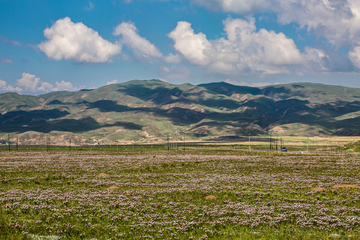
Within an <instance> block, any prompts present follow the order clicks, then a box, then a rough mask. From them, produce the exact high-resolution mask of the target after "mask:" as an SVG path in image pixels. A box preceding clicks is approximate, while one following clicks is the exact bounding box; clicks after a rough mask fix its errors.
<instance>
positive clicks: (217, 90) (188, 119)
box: [0, 80, 360, 144]
mask: <svg viewBox="0 0 360 240" xmlns="http://www.w3.org/2000/svg"><path fill="white" fill-rule="evenodd" d="M359 120H360V89H356V88H348V87H342V86H330V85H323V84H313V83H294V84H285V85H272V86H266V87H260V88H256V87H246V86H234V85H231V84H228V83H225V82H218V83H208V84H201V85H197V86H195V85H191V84H182V85H173V84H170V83H167V82H163V81H160V80H146V81H140V80H133V81H129V82H126V83H122V84H112V85H107V86H103V87H100V88H98V89H93V90H86V89H84V90H80V91H77V92H66V91H60V92H51V93H47V94H43V95H39V96H29V95H19V94H17V93H5V94H0V123H1V124H0V137H2V138H3V139H5V138H6V137H7V134H8V133H10V134H11V136H12V137H13V138H14V137H17V136H19V138H20V141H21V142H24V143H25V142H26V143H38V142H44V138H45V137H46V136H50V139H51V141H52V142H53V143H57V144H61V143H62V142H66V141H68V138H69V137H70V136H71V138H72V139H74V141H75V142H78V143H92V142H93V140H94V139H96V140H98V141H100V142H105V143H113V142H125V141H130V140H133V141H158V140H161V139H163V138H164V137H168V136H171V137H182V136H184V135H186V136H187V137H188V138H191V139H198V138H207V139H208V138H216V137H220V136H234V135H248V134H251V135H263V134H268V133H269V132H272V133H273V134H278V135H279V136H280V135H302V136H304V135H310V136H316V135H360V121H359Z"/></svg>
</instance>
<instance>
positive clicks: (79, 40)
mask: <svg viewBox="0 0 360 240" xmlns="http://www.w3.org/2000/svg"><path fill="white" fill-rule="evenodd" d="M44 36H45V37H46V38H47V39H48V40H46V41H44V42H42V43H41V44H39V45H38V47H39V49H40V50H41V51H43V52H44V53H45V54H46V55H47V56H48V57H49V58H53V59H55V60H61V59H65V60H75V61H78V62H85V63H100V62H109V61H110V60H111V58H112V57H113V56H115V55H117V54H119V53H120V52H121V46H120V45H119V44H113V43H111V42H109V41H107V40H105V39H103V38H102V37H101V36H100V35H99V34H98V32H96V31H94V30H93V29H91V28H88V27H87V26H85V25H84V24H83V23H73V22H72V21H71V19H70V18H69V17H65V18H63V19H60V20H58V21H56V22H55V23H54V25H52V26H51V27H50V28H46V29H45V30H44Z"/></svg>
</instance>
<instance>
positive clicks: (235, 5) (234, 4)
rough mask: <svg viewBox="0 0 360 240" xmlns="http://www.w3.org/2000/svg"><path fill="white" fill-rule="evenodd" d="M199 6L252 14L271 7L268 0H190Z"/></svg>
mask: <svg viewBox="0 0 360 240" xmlns="http://www.w3.org/2000/svg"><path fill="white" fill-rule="evenodd" d="M192 2H194V3H197V4H199V5H201V6H204V7H207V8H210V9H212V10H219V9H221V10H222V11H224V12H233V13H239V14H252V13H256V12H261V11H264V10H266V9H268V8H269V7H271V5H272V2H274V1H271V0H270V1H269V0H241V1H236V0H192Z"/></svg>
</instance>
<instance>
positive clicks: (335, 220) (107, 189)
mask: <svg viewBox="0 0 360 240" xmlns="http://www.w3.org/2000/svg"><path fill="white" fill-rule="evenodd" d="M359 167H360V157H359V156H350V155H331V156H327V155H296V154H279V153H262V152H245V151H215V150H201V151H200V150H196V151H185V152H184V151H148V152H146V151H142V152H140V151H139V152H131V151H119V152H117V151H102V152H100V151H69V152H66V151H56V152H55V151H54V152H46V151H36V152H35V151H30V152H21V151H20V152H5V151H2V152H1V157H0V239H359V238H360V232H359V229H360V201H359V200H360V188H359V186H360V168H359Z"/></svg>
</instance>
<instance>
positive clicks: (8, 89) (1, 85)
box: [0, 79, 22, 92]
mask: <svg viewBox="0 0 360 240" xmlns="http://www.w3.org/2000/svg"><path fill="white" fill-rule="evenodd" d="M0 91H3V92H21V91H22V89H21V88H19V87H13V86H11V85H7V83H6V82H5V81H3V80H1V79H0Z"/></svg>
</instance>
